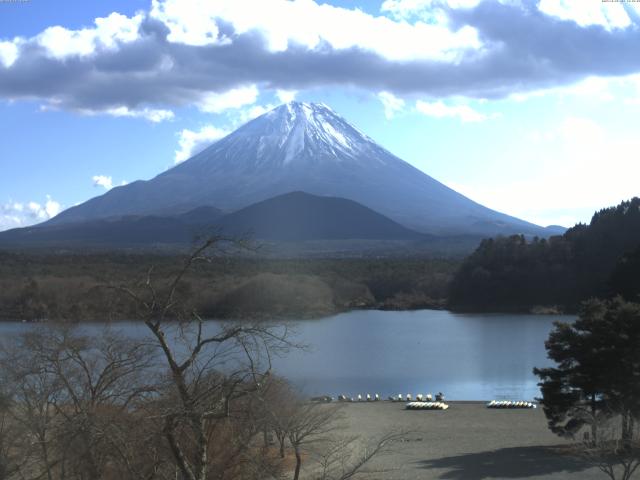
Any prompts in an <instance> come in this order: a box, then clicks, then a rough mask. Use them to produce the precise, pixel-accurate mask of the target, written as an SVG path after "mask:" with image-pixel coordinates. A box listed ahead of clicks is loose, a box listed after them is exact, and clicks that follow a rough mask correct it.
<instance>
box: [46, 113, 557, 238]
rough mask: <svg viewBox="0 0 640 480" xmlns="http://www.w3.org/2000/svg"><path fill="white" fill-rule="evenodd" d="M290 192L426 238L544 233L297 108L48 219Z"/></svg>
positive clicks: (330, 116) (222, 204)
mask: <svg viewBox="0 0 640 480" xmlns="http://www.w3.org/2000/svg"><path fill="white" fill-rule="evenodd" d="M425 134H426V135H428V132H425ZM426 154H428V153H426ZM293 191H302V192H307V193H310V194H313V195H321V196H332V197H342V198H346V199H350V200H354V201H356V202H359V203H361V204H363V205H365V206H366V207H369V208H371V209H373V210H375V211H377V212H379V213H381V214H383V215H385V216H387V217H390V218H391V219H393V220H395V221H396V222H399V223H401V224H403V225H404V226H406V227H409V228H413V229H416V230H419V231H422V232H426V233H435V234H481V235H495V234H499V233H501V234H509V233H525V234H534V235H540V236H546V235H547V232H545V230H544V229H543V228H541V227H538V226H537V225H533V224H531V223H528V222H525V221H522V220H519V219H517V218H514V217H510V216H508V215H504V214H502V213H499V212H496V211H493V210H490V209H488V208H486V207H483V206H482V205H479V204H478V203H475V202H473V201H472V200H470V199H468V198H466V197H464V196H463V195H460V194H459V193H457V192H455V191H453V190H451V189H450V188H448V187H446V186H445V185H443V184H441V183H440V182H438V181H437V180H435V179H433V178H431V177H429V176H428V175H426V174H425V173H423V172H421V171H420V170H418V169H416V168H415V167H413V166H411V165H410V164H408V163H407V162H405V161H403V160H401V159H399V158H398V157H396V156H395V155H393V154H392V153H390V152H389V151H387V150H385V149H384V148H382V147H380V146H379V145H378V144H377V143H375V142H374V141H373V140H372V139H371V138H369V137H367V136H366V135H365V134H363V133H362V132H360V131H359V130H358V129H357V128H356V127H354V126H352V125H351V124H350V123H349V122H347V121H346V120H345V119H344V118H343V117H341V116H340V115H338V114H337V113H335V112H334V111H333V110H332V109H331V108H329V107H328V106H326V105H323V104H316V103H301V102H290V103H287V104H284V105H280V106H279V107H276V108H274V109H273V110H271V111H269V112H267V113H265V114H264V115H261V116H259V117H257V118H255V119H253V120H251V121H250V122H248V123H246V124H245V125H243V126H241V127H240V128H238V129H237V130H235V131H234V132H232V133H230V134H229V135H227V136H226V137H224V138H222V139H221V140H219V141H217V142H216V143H214V144H213V145H211V146H210V147H208V148H206V149H205V150H203V151H202V152H200V153H198V154H197V155H195V156H193V157H192V158H190V159H189V160H187V161H185V162H183V163H181V164H180V165H177V166H175V167H174V168H172V169H170V170H167V171H166V172H164V173H161V174H160V175H158V176H157V177H155V178H153V179H151V180H149V181H137V182H133V183H130V184H129V185H126V186H123V187H117V188H114V189H112V190H110V191H109V192H107V193H105V194H104V195H102V196H100V197H96V198H93V199H91V200H89V201H87V202H85V203H83V204H81V205H78V206H77V207H73V208H70V209H68V210H66V211H64V212H62V213H61V214H60V215H58V216H57V217H55V218H54V219H52V220H50V223H53V224H59V223H65V222H73V221H81V220H87V219H96V218H104V217H112V216H121V215H130V214H150V213H153V214H167V213H171V214H175V213H180V212H185V211H188V210H190V209H193V208H195V207H200V206H203V205H209V206H214V207H217V208H219V209H222V210H224V211H227V212H230V211H235V210H238V209H240V208H243V207H246V206H248V205H250V204H253V203H256V202H260V201H262V200H266V199H268V198H272V197H275V196H277V195H281V194H284V193H288V192H293Z"/></svg>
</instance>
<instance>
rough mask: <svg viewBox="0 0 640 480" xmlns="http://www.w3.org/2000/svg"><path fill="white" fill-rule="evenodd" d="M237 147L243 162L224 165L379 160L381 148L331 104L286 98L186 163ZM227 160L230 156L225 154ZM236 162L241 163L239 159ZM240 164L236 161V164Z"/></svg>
mask: <svg viewBox="0 0 640 480" xmlns="http://www.w3.org/2000/svg"><path fill="white" fill-rule="evenodd" d="M239 151H242V152H243V155H242V157H243V158H242V160H240V159H239V158H238V157H237V156H236V155H234V156H233V161H234V162H235V164H234V165H233V166H232V165H225V168H229V167H232V168H237V167H238V166H239V164H242V165H244V166H247V165H246V163H245V162H249V163H250V164H251V166H253V167H255V168H265V167H269V168H279V167H285V166H287V165H293V166H298V167H299V166H301V165H304V164H309V163H311V164H313V163H318V162H327V161H333V162H341V161H345V160H347V159H348V160H350V161H355V162H370V161H380V160H382V157H381V156H380V153H381V148H380V147H379V146H378V145H377V144H376V143H375V142H374V141H373V140H371V139H370V138H369V137H367V136H366V135H364V134H363V133H362V132H360V131H359V130H357V129H356V128H354V127H353V126H352V125H350V124H349V123H348V122H347V121H346V120H344V119H343V118H342V117H340V116H339V115H338V114H336V113H335V112H334V111H333V110H331V108H329V107H328V106H326V105H324V104H321V103H302V102H295V101H294V102H289V103H286V104H284V105H280V106H279V107H276V108H274V109H273V110H271V111H269V112H267V113H266V114H265V115H262V116H260V117H258V118H256V119H254V120H252V121H250V122H249V123H247V124H246V125H244V126H242V127H240V128H239V129H238V130H236V131H235V132H233V133H231V134H230V135H228V136H227V137H226V138H224V139H222V140H220V141H219V142H217V143H216V144H214V145H212V146H211V147H209V148H208V149H207V150H205V151H204V152H202V153H201V154H199V155H197V156H195V157H194V158H193V159H192V160H190V161H189V163H190V166H189V168H193V165H194V164H208V166H209V167H215V168H219V167H220V166H221V164H220V163H218V162H216V165H215V166H214V165H213V164H212V163H210V162H211V159H212V158H213V157H219V156H221V157H222V158H225V157H227V156H226V155H225V153H226V152H239ZM229 158H230V157H229ZM239 160H240V162H239ZM238 162H239V163H238Z"/></svg>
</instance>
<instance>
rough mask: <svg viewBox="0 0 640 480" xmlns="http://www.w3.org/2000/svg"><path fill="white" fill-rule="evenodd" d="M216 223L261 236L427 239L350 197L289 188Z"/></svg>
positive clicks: (285, 238) (228, 230) (284, 238)
mask: <svg viewBox="0 0 640 480" xmlns="http://www.w3.org/2000/svg"><path fill="white" fill-rule="evenodd" d="M217 225H219V226H220V228H221V229H222V231H224V232H225V233H228V234H231V235H241V234H243V233H246V232H250V233H252V235H253V236H254V237H255V238H258V239H263V240H280V241H304V240H346V239H363V240H426V239H428V238H431V236H429V235H425V234H421V233H418V232H415V231H413V230H409V229H408V228H405V227H403V226H402V225H400V224H398V223H396V222H394V221H393V220H390V219H389V218H387V217H385V216H383V215H380V214H379V213H377V212H374V211H373V210H371V209H370V208H367V207H365V206H363V205H360V204H359V203H357V202H354V201H352V200H346V199H344V198H335V197H319V196H316V195H310V194H308V193H304V192H292V193H287V194H285V195H279V196H277V197H274V198H271V199H269V200H265V201H263V202H259V203H256V204H254V205H251V206H249V207H246V208H243V209H241V210H239V211H237V212H234V213H231V214H229V215H226V216H225V217H223V218H222V219H221V220H220V221H219V222H218V223H217Z"/></svg>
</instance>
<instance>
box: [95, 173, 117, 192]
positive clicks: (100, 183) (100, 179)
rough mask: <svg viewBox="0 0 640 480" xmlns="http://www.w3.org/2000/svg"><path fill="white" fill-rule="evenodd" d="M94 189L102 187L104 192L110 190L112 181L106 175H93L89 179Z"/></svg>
mask: <svg viewBox="0 0 640 480" xmlns="http://www.w3.org/2000/svg"><path fill="white" fill-rule="evenodd" d="M91 180H93V186H94V187H103V188H104V189H105V190H111V189H112V188H113V179H112V178H111V177H107V176H106V175H94V176H93V177H91Z"/></svg>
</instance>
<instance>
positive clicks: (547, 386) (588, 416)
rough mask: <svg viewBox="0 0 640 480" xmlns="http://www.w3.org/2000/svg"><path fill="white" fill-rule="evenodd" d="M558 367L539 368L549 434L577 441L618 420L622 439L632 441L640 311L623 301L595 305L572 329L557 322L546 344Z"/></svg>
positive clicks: (639, 395) (639, 390)
mask: <svg viewBox="0 0 640 480" xmlns="http://www.w3.org/2000/svg"><path fill="white" fill-rule="evenodd" d="M545 346H546V349H547V353H548V356H549V358H550V359H552V360H553V361H555V362H556V364H557V366H556V367H550V368H535V369H534V373H535V374H536V375H538V376H539V377H540V380H541V381H540V383H539V384H538V385H539V386H540V388H541V391H542V399H541V403H542V406H543V408H544V412H545V415H546V417H547V420H548V423H549V428H550V429H551V431H553V432H554V433H556V434H558V435H573V434H575V433H576V432H577V431H578V430H580V429H581V428H582V427H583V426H585V425H588V426H590V428H591V440H592V441H593V442H596V441H597V435H598V432H597V427H598V424H599V423H600V422H601V421H602V420H603V419H604V418H610V417H612V416H619V417H620V420H621V429H620V432H621V439H622V440H623V441H630V440H631V437H632V434H633V430H634V423H635V421H636V419H637V418H639V417H640V401H639V399H640V305H638V304H634V303H628V302H625V301H624V300H622V299H621V298H616V299H614V300H611V301H601V300H590V301H588V302H585V303H584V304H583V308H582V311H581V313H580V317H579V318H578V320H576V321H575V322H574V323H572V324H567V323H561V322H557V323H556V325H555V329H554V330H553V331H552V332H551V334H550V335H549V339H548V340H547V342H545Z"/></svg>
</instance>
